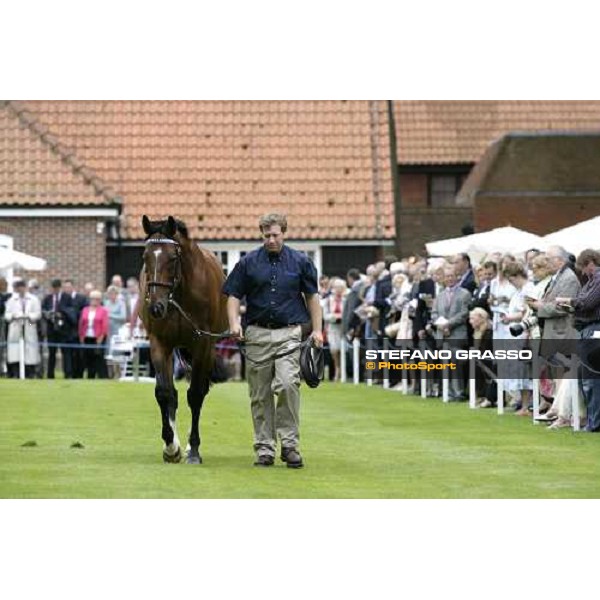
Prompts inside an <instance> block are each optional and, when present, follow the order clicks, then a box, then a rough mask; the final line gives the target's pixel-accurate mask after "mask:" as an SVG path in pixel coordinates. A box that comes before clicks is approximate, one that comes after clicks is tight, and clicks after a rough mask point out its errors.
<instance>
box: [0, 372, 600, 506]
mask: <svg viewBox="0 0 600 600" xmlns="http://www.w3.org/2000/svg"><path fill="white" fill-rule="evenodd" d="M153 389H154V388H153V386H152V385H148V384H132V383H117V382H104V381H102V382H99V381H95V382H94V381H92V382H86V381H76V382H69V381H64V380H55V381H50V382H49V381H28V382H18V381H7V380H0V411H1V413H0V414H1V415H2V416H1V419H0V496H1V497H3V498H56V497H58V498H90V497H92V498H184V497H185V498H188V497H190V498H561V497H564V498H571V497H586V498H598V497H600V435H594V434H584V433H578V434H575V433H573V432H572V431H571V430H561V431H558V432H552V431H545V427H543V426H533V425H532V424H531V421H530V420H529V419H526V418H523V417H517V416H515V415H512V414H507V415H505V416H503V417H498V416H497V415H496V413H495V411H490V410H478V411H471V410H469V408H468V407H467V406H466V405H465V404H460V405H456V404H450V405H443V404H442V403H441V402H440V401H439V400H433V399H428V400H421V399H419V398H414V397H403V396H402V394H400V393H398V392H391V391H385V390H381V389H379V388H377V387H373V388H366V387H363V386H361V387H354V386H352V385H333V384H324V385H322V386H321V387H320V388H319V389H318V390H316V391H315V390H310V389H308V388H306V387H305V386H303V387H302V393H303V404H302V427H301V431H302V452H303V456H304V459H305V463H306V467H305V468H304V469H302V470H292V469H287V468H285V466H284V465H283V463H281V462H280V461H279V460H278V461H277V463H276V466H275V467H272V468H268V469H264V468H263V469H261V468H256V467H253V466H252V462H253V453H252V446H251V440H252V434H251V423H250V413H249V405H248V400H247V389H246V385H245V384H236V383H229V384H221V385H217V386H215V387H213V389H212V390H211V392H210V394H209V396H208V398H207V401H206V403H205V405H204V411H203V418H202V437H203V443H202V448H201V452H202V455H203V457H204V464H203V465H202V466H190V465H186V464H178V465H165V464H163V462H162V458H161V451H162V441H161V440H160V427H159V412H158V407H157V405H156V403H155V401H154V397H153ZM188 424H189V410H188V408H187V405H186V402H185V392H184V389H183V386H181V388H180V410H179V434H180V437H181V438H182V440H183V438H184V437H185V433H186V430H187V427H188ZM28 442H30V443H31V445H27V446H23V444H27V443H28ZM34 442H35V444H36V445H33V443H34ZM72 444H79V445H80V446H81V445H82V446H83V447H73V448H72V447H71V446H72Z"/></svg>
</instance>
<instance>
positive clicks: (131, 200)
mask: <svg viewBox="0 0 600 600" xmlns="http://www.w3.org/2000/svg"><path fill="white" fill-rule="evenodd" d="M25 106H26V107H27V109H28V110H30V111H31V113H32V114H34V115H35V119H36V121H37V122H39V123H40V124H42V125H43V126H45V127H47V129H48V130H49V131H50V132H51V133H52V134H53V135H54V136H56V138H57V139H58V140H60V142H61V143H62V144H64V145H66V146H68V147H69V148H72V149H73V150H74V152H75V154H76V157H77V158H78V159H79V160H81V161H82V162H83V163H84V164H85V165H86V166H88V167H90V168H92V169H93V170H94V173H95V174H96V176H98V177H99V178H101V182H109V183H110V184H111V186H113V187H114V188H115V190H116V192H117V193H118V195H119V196H122V197H123V199H124V209H123V224H124V227H123V228H122V232H123V234H124V235H125V237H128V238H132V239H136V238H140V237H143V232H142V229H141V223H140V221H141V216H142V214H144V213H148V214H150V215H151V216H153V217H158V216H161V215H165V214H167V213H171V214H174V215H176V216H177V217H179V218H181V219H183V220H184V221H186V222H187V224H188V226H189V227H190V230H191V232H192V234H193V235H194V236H195V237H197V238H200V239H202V238H217V239H248V238H252V239H254V238H255V237H256V230H257V221H258V217H259V216H260V215H261V214H262V213H264V212H266V211H271V210H280V211H284V212H286V213H287V214H288V219H289V221H290V234H291V235H293V237H305V238H311V239H373V238H384V239H390V238H393V237H394V219H393V210H392V206H393V198H392V190H391V177H390V173H389V140H388V132H387V119H386V104H385V102H383V101H375V102H366V101H352V102H345V101H336V102H333V101H332V102H327V101H315V102H304V101H302V102H295V101H294V102H255V101H251V102H250V101H248V102H240V101H234V102H220V101H212V102H204V101H203V102H189V101H181V102H180V101H176V102H150V101H143V102H137V101H125V102H123V101H117V102H101V101H67V102H57V101H31V102H29V101H28V102H26V103H25ZM372 138H373V139H375V140H376V141H375V143H376V145H377V147H378V152H377V161H378V162H379V179H378V188H377V201H378V202H379V204H380V208H379V214H380V215H381V216H380V217H377V214H378V212H377V210H376V209H375V204H376V199H375V195H376V194H375V187H374V183H373V164H372V158H371V139H372ZM88 179H91V178H89V177H88ZM94 181H95V180H93V179H91V184H93V183H94ZM96 183H97V184H98V185H101V183H100V182H96ZM365 199H366V201H365Z"/></svg>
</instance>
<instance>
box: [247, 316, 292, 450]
mask: <svg viewBox="0 0 600 600" xmlns="http://www.w3.org/2000/svg"><path fill="white" fill-rule="evenodd" d="M245 338H246V354H247V357H248V361H247V362H246V377H247V379H248V385H249V388H250V407H251V411H252V423H253V425H254V450H255V451H256V453H257V455H259V456H261V455H264V454H266V455H269V456H275V451H276V447H277V437H279V438H280V440H281V446H282V448H297V447H298V443H299V437H300V436H299V431H298V427H299V416H300V415H299V412H300V348H299V346H300V341H301V339H302V332H301V328H300V326H296V327H285V328H282V329H264V328H263V327H258V326H256V325H250V326H248V328H247V329H246V332H245ZM294 346H298V350H296V351H295V352H292V353H291V354H287V355H286V356H283V357H281V358H277V359H275V355H277V354H282V353H284V352H286V351H288V350H290V349H291V348H293V347H294ZM254 363H260V364H254ZM275 396H277V405H275Z"/></svg>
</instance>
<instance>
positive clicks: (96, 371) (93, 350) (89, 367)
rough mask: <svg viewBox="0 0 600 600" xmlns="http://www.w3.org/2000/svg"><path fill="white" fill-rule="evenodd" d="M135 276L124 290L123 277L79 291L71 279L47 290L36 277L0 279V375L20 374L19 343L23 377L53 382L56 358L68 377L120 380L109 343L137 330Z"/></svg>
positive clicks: (90, 285)
mask: <svg viewBox="0 0 600 600" xmlns="http://www.w3.org/2000/svg"><path fill="white" fill-rule="evenodd" d="M138 299H139V284H138V281H137V279H136V278H135V277H131V278H129V279H128V280H127V284H126V286H123V280H122V278H121V276H120V275H115V276H114V277H112V280H111V284H110V285H109V286H108V288H107V289H106V290H105V291H104V292H102V291H101V290H99V289H97V288H96V286H95V285H94V284H93V283H86V284H85V285H84V286H83V288H82V289H81V291H79V290H78V289H77V288H76V285H75V282H74V281H73V280H71V279H65V280H64V281H61V280H60V279H53V280H52V281H51V282H50V285H49V288H48V290H47V292H44V290H43V289H42V287H41V286H40V283H39V282H38V281H37V280H36V279H30V280H29V281H28V282H26V281H25V280H23V279H15V280H14V281H13V291H12V293H10V291H9V290H8V289H7V282H6V280H4V279H2V278H0V376H2V375H6V376H8V377H13V378H17V377H19V376H20V371H19V369H20V362H21V352H22V350H21V347H22V346H21V340H23V341H24V351H25V376H26V377H27V378H47V379H54V378H55V373H56V370H57V357H59V358H60V361H61V365H62V368H61V370H62V372H63V373H64V377H65V378H66V379H81V378H83V377H87V378H89V379H94V378H99V379H105V378H116V377H119V376H120V372H119V365H118V364H116V363H114V362H113V361H111V360H110V356H109V347H110V345H109V342H110V340H111V338H112V337H113V336H115V335H117V334H118V333H119V331H120V330H121V328H122V327H123V326H128V327H129V330H130V331H132V332H133V331H134V330H139V328H140V327H141V322H140V321H139V319H138V318H137V313H136V306H137V302H138Z"/></svg>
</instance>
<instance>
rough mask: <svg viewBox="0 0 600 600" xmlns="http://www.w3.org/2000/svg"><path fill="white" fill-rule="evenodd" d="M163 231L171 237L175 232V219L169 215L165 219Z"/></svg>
mask: <svg viewBox="0 0 600 600" xmlns="http://www.w3.org/2000/svg"><path fill="white" fill-rule="evenodd" d="M165 233H166V234H167V235H168V236H169V237H173V236H174V235H175V234H176V233H177V223H175V219H174V218H173V217H172V216H171V215H169V218H168V219H167V225H166V231H165Z"/></svg>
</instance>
